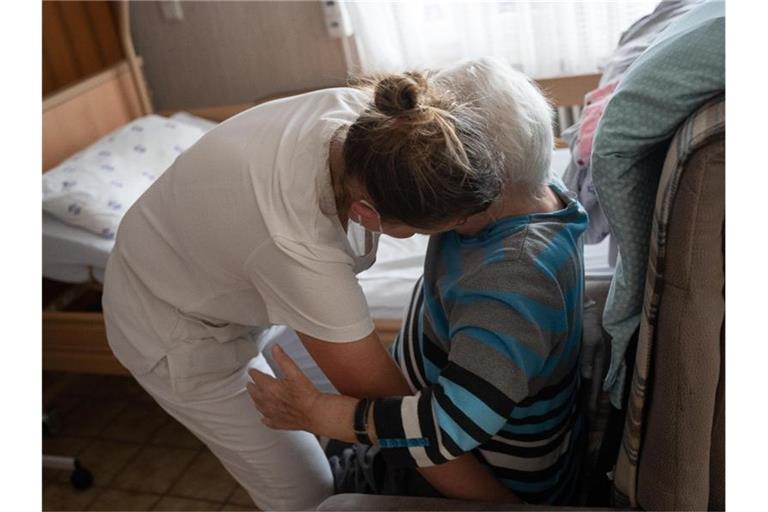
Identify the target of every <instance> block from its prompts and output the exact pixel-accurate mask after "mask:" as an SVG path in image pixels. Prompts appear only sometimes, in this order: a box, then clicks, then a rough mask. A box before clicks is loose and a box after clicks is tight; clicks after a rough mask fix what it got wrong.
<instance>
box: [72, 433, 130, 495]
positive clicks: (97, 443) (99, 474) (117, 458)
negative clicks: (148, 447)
mask: <svg viewBox="0 0 768 512" xmlns="http://www.w3.org/2000/svg"><path fill="white" fill-rule="evenodd" d="M140 448H141V446H140V445H137V444H129V443H118V442H114V441H104V440H99V439H94V440H93V441H91V444H89V445H88V447H87V448H86V449H85V450H83V451H82V452H81V453H80V455H79V457H78V458H79V459H80V462H81V463H82V465H83V467H85V468H86V469H87V470H88V471H90V472H91V473H92V474H93V479H94V482H95V483H96V485H99V486H107V485H109V483H110V482H111V481H112V479H113V478H114V477H115V476H116V475H117V473H119V472H120V470H122V469H123V468H124V467H125V466H126V465H127V464H128V463H129V462H130V461H131V459H132V458H133V457H134V456H135V455H136V454H137V453H138V451H139V449H140Z"/></svg>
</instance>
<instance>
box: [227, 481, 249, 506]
mask: <svg viewBox="0 0 768 512" xmlns="http://www.w3.org/2000/svg"><path fill="white" fill-rule="evenodd" d="M227 502H228V503H230V504H233V505H243V506H246V507H255V506H256V505H254V504H253V500H252V499H251V496H250V495H249V494H248V493H247V492H245V489H243V488H242V487H241V486H240V485H239V484H238V486H237V488H236V489H235V490H234V492H233V493H232V494H231V495H230V496H229V498H228V499H227ZM250 510H253V508H251V509H250Z"/></svg>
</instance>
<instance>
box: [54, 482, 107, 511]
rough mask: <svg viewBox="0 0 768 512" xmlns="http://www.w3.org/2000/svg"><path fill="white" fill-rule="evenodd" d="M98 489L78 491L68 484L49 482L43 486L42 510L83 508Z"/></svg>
mask: <svg viewBox="0 0 768 512" xmlns="http://www.w3.org/2000/svg"><path fill="white" fill-rule="evenodd" d="M98 493H99V490H98V489H97V488H95V487H91V488H90V489H87V490H85V491H78V490H76V489H74V488H73V487H72V486H70V485H68V484H61V483H51V484H48V485H46V486H45V487H43V510H85V508H86V507H87V506H88V505H89V504H90V503H91V502H92V501H93V500H94V498H95V497H96V495H97V494H98Z"/></svg>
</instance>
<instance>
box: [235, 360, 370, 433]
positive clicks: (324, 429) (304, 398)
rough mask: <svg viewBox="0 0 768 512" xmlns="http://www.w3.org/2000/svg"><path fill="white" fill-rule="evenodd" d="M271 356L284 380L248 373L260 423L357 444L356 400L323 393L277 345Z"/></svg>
mask: <svg viewBox="0 0 768 512" xmlns="http://www.w3.org/2000/svg"><path fill="white" fill-rule="evenodd" d="M272 355H273V356H274V358H275V362H276V363H277V364H278V366H279V367H280V369H281V370H282V372H283V374H284V375H285V377H284V378H282V379H276V378H274V377H272V376H271V375H267V374H266V373H263V372H260V371H258V370H255V369H251V370H249V371H248V374H249V375H250V376H251V379H253V382H249V383H248V384H246V388H247V389H248V393H249V394H250V395H251V399H252V400H253V403H254V404H255V405H256V408H257V409H258V410H259V412H260V413H261V414H262V415H264V417H263V418H262V419H261V422H262V423H264V425H266V426H268V427H269V428H274V429H279V430H306V431H307V432H312V433H313V434H317V435H320V436H326V437H330V438H333V439H339V440H341V441H347V442H350V443H351V442H354V441H355V433H354V430H353V428H352V424H353V417H354V414H355V406H356V405H357V399H356V398H352V397H348V396H341V395H329V394H325V393H320V392H319V391H318V390H317V388H315V386H314V384H312V382H311V381H310V380H309V379H308V378H307V377H306V376H305V375H304V373H302V371H301V370H300V369H299V367H298V366H296V363H294V362H293V360H292V359H291V358H290V357H288V355H287V354H286V353H285V352H284V351H283V349H281V348H280V346H279V345H275V346H274V347H273V348H272Z"/></svg>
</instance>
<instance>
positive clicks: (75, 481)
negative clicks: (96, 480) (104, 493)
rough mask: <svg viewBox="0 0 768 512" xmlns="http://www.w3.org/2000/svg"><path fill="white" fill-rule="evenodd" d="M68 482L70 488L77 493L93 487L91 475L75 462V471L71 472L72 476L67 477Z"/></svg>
mask: <svg viewBox="0 0 768 512" xmlns="http://www.w3.org/2000/svg"><path fill="white" fill-rule="evenodd" d="M69 482H70V483H71V484H72V487H74V488H75V489H77V490H78V491H84V490H86V489H88V488H89V487H90V486H91V485H93V475H92V474H91V472H90V471H88V470H87V469H85V468H84V467H83V466H81V465H80V462H78V461H77V460H75V469H74V470H72V474H71V475H69Z"/></svg>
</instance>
